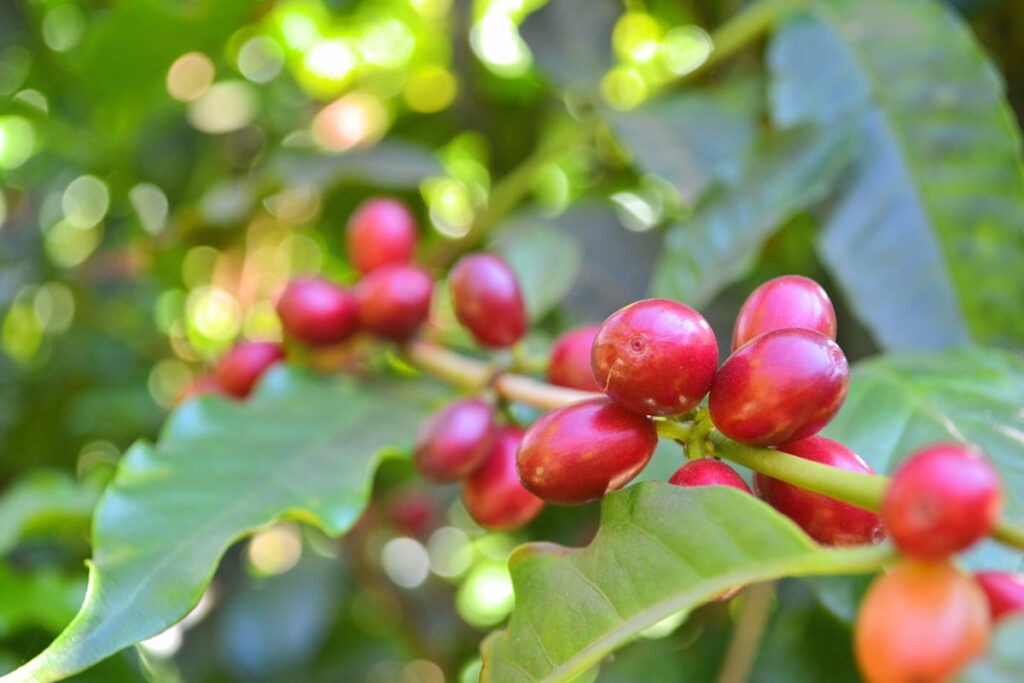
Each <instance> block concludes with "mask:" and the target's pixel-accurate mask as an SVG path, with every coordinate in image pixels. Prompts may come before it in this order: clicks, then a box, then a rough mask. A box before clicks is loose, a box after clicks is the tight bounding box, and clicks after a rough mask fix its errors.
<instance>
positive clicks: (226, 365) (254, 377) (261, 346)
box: [213, 342, 284, 398]
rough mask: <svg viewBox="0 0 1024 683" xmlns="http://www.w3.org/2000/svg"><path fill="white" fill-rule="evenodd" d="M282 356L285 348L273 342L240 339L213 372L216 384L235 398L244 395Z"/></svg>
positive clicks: (246, 394)
mask: <svg viewBox="0 0 1024 683" xmlns="http://www.w3.org/2000/svg"><path fill="white" fill-rule="evenodd" d="M283 359H284V349H282V348H281V346H280V345H279V344H275V343H273V342H241V343H239V344H236V345H235V346H234V348H232V349H231V350H230V351H228V352H227V353H225V354H224V355H223V356H222V357H221V359H220V361H219V362H218V363H217V366H216V367H215V368H214V369H213V375H214V377H215V378H216V380H217V385H218V386H219V387H220V388H221V389H223V390H224V392H225V393H226V394H228V395H230V396H234V397H235V398H245V397H246V396H248V395H249V393H250V392H251V391H252V388H253V387H254V386H255V385H256V382H257V381H258V380H259V378H260V377H262V376H263V373H264V372H266V370H267V368H269V367H270V366H271V365H273V364H274V363H276V362H278V361H280V360H283Z"/></svg>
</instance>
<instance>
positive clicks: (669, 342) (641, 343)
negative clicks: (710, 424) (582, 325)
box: [591, 299, 718, 415]
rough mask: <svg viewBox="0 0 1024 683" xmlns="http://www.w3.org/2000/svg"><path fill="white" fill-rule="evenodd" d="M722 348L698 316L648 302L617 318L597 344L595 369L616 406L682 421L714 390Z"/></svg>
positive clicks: (603, 327)
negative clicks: (714, 379) (672, 416)
mask: <svg viewBox="0 0 1024 683" xmlns="http://www.w3.org/2000/svg"><path fill="white" fill-rule="evenodd" d="M717 364H718V343H717V342H716V341H715V333H714V332H713V331H712V330H711V326H710V325H708V322H707V321H706V320H704V318H703V317H702V316H701V315H700V313H698V312H697V311H695V310H693V309H692V308H690V307H689V306H686V305H684V304H681V303H679V302H677V301H669V300H668V299H645V300H643V301H637V302H636V303H633V304H630V305H629V306H626V307H625V308H621V309H619V310H618V311H616V312H615V313H613V314H612V315H611V316H610V317H609V318H608V319H607V320H605V321H604V324H603V325H601V328H600V329H599V330H598V333H597V337H596V338H595V339H594V347H593V350H592V354H591V366H592V368H593V370H594V377H595V378H596V379H597V383H598V384H599V385H600V386H601V387H603V388H604V391H605V393H606V394H608V395H609V396H610V397H611V398H612V399H613V400H614V401H615V402H616V403H618V404H619V405H622V406H623V407H625V408H628V409H629V410H632V411H633V412H635V413H640V414H641V415H678V414H680V413H685V412H686V411H688V410H690V409H691V408H693V407H694V406H696V405H697V404H698V403H700V400H701V399H702V398H704V395H705V394H706V393H708V389H709V388H710V387H711V380H712V379H713V378H714V376H715V366H716V365H717Z"/></svg>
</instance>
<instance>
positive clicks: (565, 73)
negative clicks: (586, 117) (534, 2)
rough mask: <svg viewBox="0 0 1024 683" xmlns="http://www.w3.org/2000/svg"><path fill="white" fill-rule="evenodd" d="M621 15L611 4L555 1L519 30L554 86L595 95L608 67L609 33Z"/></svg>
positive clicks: (606, 0) (588, 0) (609, 0)
mask: <svg viewBox="0 0 1024 683" xmlns="http://www.w3.org/2000/svg"><path fill="white" fill-rule="evenodd" d="M621 14H622V5H621V4H619V3H618V2H615V0H556V1H555V2H549V3H547V4H546V5H545V6H544V7H542V8H541V9H540V10H538V11H536V12H534V13H533V14H531V15H530V16H528V17H527V18H526V20H525V21H523V24H522V26H521V27H520V30H521V31H522V35H523V38H524V39H525V40H526V43H527V44H528V45H529V46H530V50H531V51H532V52H533V56H534V57H535V58H536V60H537V62H539V64H540V66H541V69H542V70H543V71H544V72H545V73H547V74H548V75H550V76H551V77H552V78H553V79H554V80H555V82H557V83H558V85H560V86H561V87H563V88H565V89H567V90H577V91H581V92H587V93H595V92H596V91H597V88H598V86H599V85H600V83H601V78H602V77H603V76H604V74H605V72H607V71H608V69H610V68H611V66H612V46H611V42H612V29H613V28H614V27H615V22H616V21H617V20H618V18H619V16H620V15H621Z"/></svg>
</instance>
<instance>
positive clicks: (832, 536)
mask: <svg viewBox="0 0 1024 683" xmlns="http://www.w3.org/2000/svg"><path fill="white" fill-rule="evenodd" d="M779 450H780V451H783V452H786V453H790V454H792V455H795V456H797V457H799V458H803V459H805V460H810V461H812V462H819V463H821V464H822V465H829V466H830V467H838V468H839V469H841V470H846V471H847V472H859V473H861V474H874V473H875V472H874V470H872V469H871V466H870V465H868V464H867V463H866V462H864V460H862V459H861V457H860V456H859V455H857V454H856V453H854V452H853V451H851V450H850V449H849V448H847V447H846V446H844V445H843V444H841V443H839V442H837V441H833V440H832V439H826V438H825V437H823V436H809V437H807V438H806V439H801V440H799V441H792V442H790V443H787V444H783V445H781V446H779ZM754 490H755V491H756V492H757V495H758V497H759V498H761V499H762V500H763V501H765V502H766V503H768V504H769V505H771V506H772V507H773V508H775V509H776V510H778V511H779V512H781V513H782V514H784V515H786V516H787V517H789V518H790V519H792V520H793V521H794V522H796V523H797V524H798V525H799V526H800V528H801V529H803V530H804V531H805V532H807V535H808V536H810V537H811V538H813V539H814V540H816V541H818V542H819V543H823V544H825V545H858V544H861V543H875V542H877V541H879V540H881V538H882V536H883V535H884V532H883V531H882V522H881V520H880V519H879V518H878V515H876V514H875V513H873V512H869V511H868V510H864V509H862V508H859V507H856V506H854V505H850V504H849V503H843V502H841V501H838V500H836V499H835V498H829V497H828V496H823V495H822V494H820V493H814V492H812V491H808V490H807V489H802V488H800V487H798V486H793V485H792V484H787V483H786V482H784V481H779V480H778V479H772V478H771V477H769V476H766V475H764V474H761V473H760V472H755V473H754Z"/></svg>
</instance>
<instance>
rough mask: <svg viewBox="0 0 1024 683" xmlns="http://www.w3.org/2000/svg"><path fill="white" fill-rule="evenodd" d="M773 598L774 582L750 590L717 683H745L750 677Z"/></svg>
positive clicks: (756, 585)
mask: <svg viewBox="0 0 1024 683" xmlns="http://www.w3.org/2000/svg"><path fill="white" fill-rule="evenodd" d="M774 598H775V582H774V581H768V582H766V583H757V584H754V585H753V586H750V587H748V588H747V590H746V593H745V594H744V595H743V598H742V600H743V602H742V603H741V604H740V612H739V615H738V616H737V617H736V628H735V629H733V632H732V638H731V639H730V640H729V649H728V650H726V652H725V659H724V660H723V662H722V671H721V673H719V674H718V683H744V681H746V680H747V679H748V678H749V677H750V671H751V669H753V668H754V662H755V661H756V660H757V651H758V649H759V648H760V646H761V637H762V636H763V635H764V629H765V627H766V626H767V625H768V617H769V616H770V615H771V611H772V602H773V601H774Z"/></svg>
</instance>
